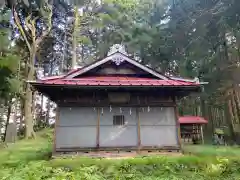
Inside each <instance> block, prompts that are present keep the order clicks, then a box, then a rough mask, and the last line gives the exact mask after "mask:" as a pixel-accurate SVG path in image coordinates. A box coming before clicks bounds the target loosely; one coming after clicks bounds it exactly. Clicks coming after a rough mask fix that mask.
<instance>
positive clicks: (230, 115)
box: [225, 94, 236, 142]
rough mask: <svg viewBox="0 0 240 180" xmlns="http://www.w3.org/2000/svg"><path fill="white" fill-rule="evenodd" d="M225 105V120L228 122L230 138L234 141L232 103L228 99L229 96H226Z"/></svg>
mask: <svg viewBox="0 0 240 180" xmlns="http://www.w3.org/2000/svg"><path fill="white" fill-rule="evenodd" d="M227 95H228V94H227ZM226 106H227V108H226V109H228V111H226V114H227V116H225V117H226V122H227V124H228V128H229V133H230V136H231V139H232V140H233V141H234V142H235V140H236V138H235V133H234V126H233V112H232V104H231V100H230V99H229V97H227V105H226Z"/></svg>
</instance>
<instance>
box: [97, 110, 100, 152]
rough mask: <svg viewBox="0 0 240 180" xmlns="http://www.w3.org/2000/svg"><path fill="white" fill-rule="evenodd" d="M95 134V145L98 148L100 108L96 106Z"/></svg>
mask: <svg viewBox="0 0 240 180" xmlns="http://www.w3.org/2000/svg"><path fill="white" fill-rule="evenodd" d="M96 128H97V130H96V131H97V136H96V147H97V148H99V144H100V109H99V108H97V126H96Z"/></svg>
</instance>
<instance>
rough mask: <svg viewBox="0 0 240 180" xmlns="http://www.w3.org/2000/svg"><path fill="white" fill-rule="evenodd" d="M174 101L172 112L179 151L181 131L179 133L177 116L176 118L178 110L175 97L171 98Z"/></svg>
mask: <svg viewBox="0 0 240 180" xmlns="http://www.w3.org/2000/svg"><path fill="white" fill-rule="evenodd" d="M173 101H174V104H175V106H174V112H175V119H176V131H177V141H178V145H179V147H180V149H182V142H181V131H180V123H179V120H178V119H179V116H178V108H177V102H176V97H173Z"/></svg>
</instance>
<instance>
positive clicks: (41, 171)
mask: <svg viewBox="0 0 240 180" xmlns="http://www.w3.org/2000/svg"><path fill="white" fill-rule="evenodd" d="M52 133H53V130H52V129H51V130H49V129H46V130H44V131H41V132H39V133H38V134H37V138H36V139H35V140H21V141H19V142H17V143H16V144H9V145H8V147H7V148H4V149H1V154H0V166H1V170H0V177H1V178H0V179H3V180H10V179H11V180H15V179H19V180H20V179H25V180H32V179H34V180H38V179H39V180H40V179H46V180H47V179H48V180H53V179H71V180H75V179H84V180H86V179H89V180H92V179H93V180H94V179H96V180H101V179H134V180H135V179H142V180H143V179H148V180H151V179H154V180H156V179H161V180H164V179H166V180H172V179H176V180H185V179H195V178H198V179H200V180H201V179H202V180H207V179H209V180H210V179H211V180H213V179H216V180H217V179H219V180H221V179H227V180H228V179H229V180H234V179H236V180H237V179H239V178H240V174H239V172H240V169H239V167H240V159H239V158H240V156H239V154H240V153H239V149H237V148H230V147H229V148H227V149H226V148H225V147H219V148H218V149H215V148H214V147H212V146H207V147H206V146H196V148H194V147H193V146H192V147H184V148H186V149H188V151H189V150H192V153H193V154H194V153H195V151H196V152H197V153H199V152H200V151H198V150H197V149H198V148H200V149H201V151H202V152H204V153H203V154H204V155H201V156H199V155H197V156H195V155H192V156H190V155H185V156H171V155H170V156H149V157H141V156H139V157H135V158H129V159H117V160H116V159H98V158H87V157H77V156H73V157H67V158H60V157H59V158H56V159H50V154H51V148H52V145H51V143H50V142H52V141H51V139H52ZM209 149H211V151H212V153H209ZM214 149H215V151H216V152H220V153H217V154H213V152H214ZM224 149H225V150H226V151H225V152H224V153H223V154H222V153H221V152H222V151H224ZM232 151H236V154H235V155H236V156H235V157H232V153H231V152H232ZM237 151H238V153H237ZM228 152H230V153H228ZM216 155H217V156H216ZM222 155H224V156H222Z"/></svg>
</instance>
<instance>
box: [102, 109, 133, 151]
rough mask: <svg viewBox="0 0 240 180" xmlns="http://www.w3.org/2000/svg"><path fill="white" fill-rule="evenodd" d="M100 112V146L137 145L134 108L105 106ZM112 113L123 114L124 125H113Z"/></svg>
mask: <svg viewBox="0 0 240 180" xmlns="http://www.w3.org/2000/svg"><path fill="white" fill-rule="evenodd" d="M130 109H131V110H130ZM110 110H111V111H110ZM130 111H131V112H130ZM100 112H101V115H100V147H114V146H115V147H121V146H136V145H137V118H136V108H129V107H124V108H120V107H117V108H116V107H115V108H111V109H110V107H105V108H101V109H100ZM114 115H124V116H125V122H126V125H125V126H113V116H114Z"/></svg>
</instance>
